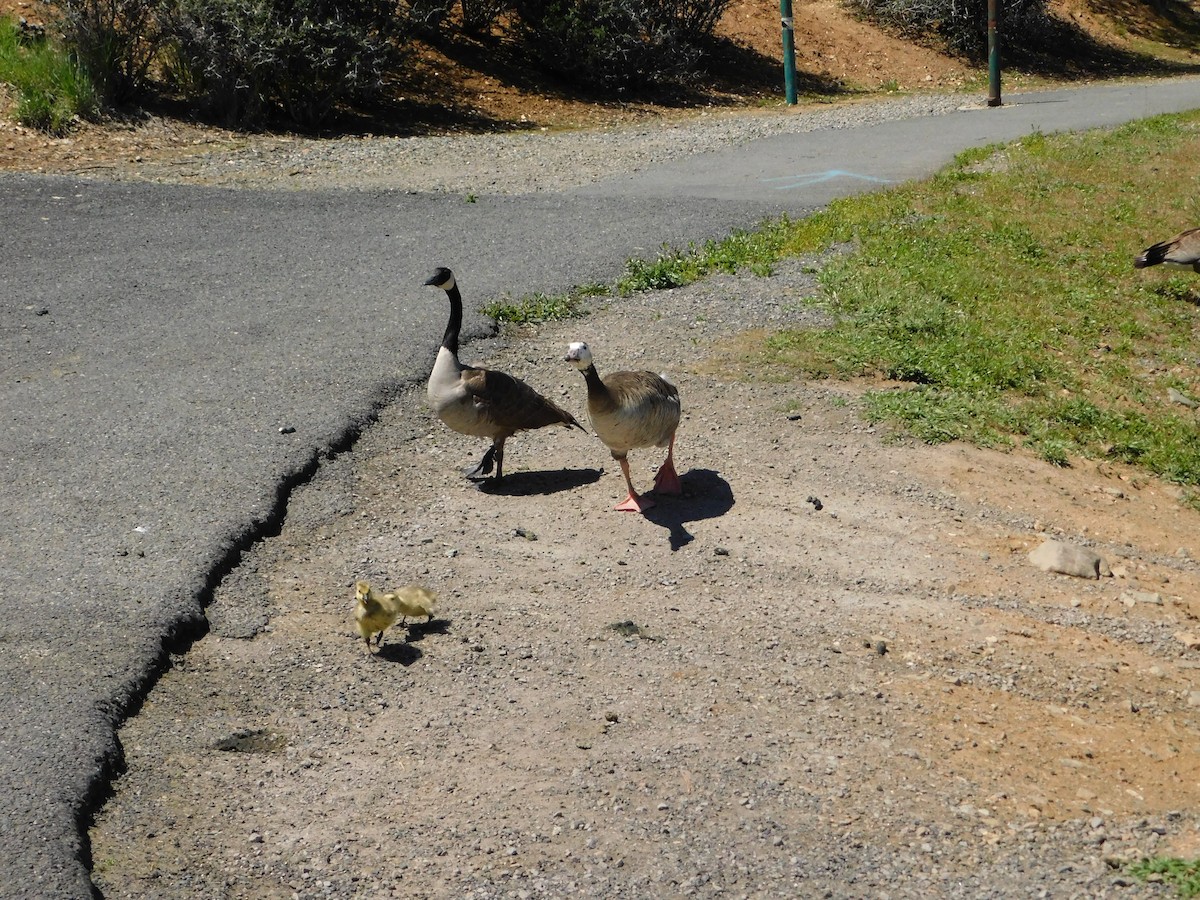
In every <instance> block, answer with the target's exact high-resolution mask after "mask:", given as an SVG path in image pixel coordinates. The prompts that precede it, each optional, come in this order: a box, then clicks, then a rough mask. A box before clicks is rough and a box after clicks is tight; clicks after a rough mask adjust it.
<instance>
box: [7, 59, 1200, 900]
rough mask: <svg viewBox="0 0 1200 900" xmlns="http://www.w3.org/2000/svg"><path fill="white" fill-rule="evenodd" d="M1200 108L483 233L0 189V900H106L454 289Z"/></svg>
mask: <svg viewBox="0 0 1200 900" xmlns="http://www.w3.org/2000/svg"><path fill="white" fill-rule="evenodd" d="M1193 107H1200V81H1197V80H1187V81H1173V82H1169V83H1165V84H1160V85H1155V86H1131V87H1099V88H1091V89H1085V90H1077V91H1059V92H1053V93H1046V94H1037V95H1030V96H1013V97H1008V98H1006V104H1005V106H1003V107H1001V108H999V109H992V110H988V109H984V108H982V107H980V108H974V109H971V110H964V111H963V112H960V113H955V114H952V115H949V116H941V117H938V118H936V119H920V120H911V121H901V122H892V123H887V124H880V125H873V126H869V127H863V128H858V129H842V130H831V131H824V132H811V133H806V134H802V135H796V136H789V137H778V138H770V139H764V140H762V141H759V142H757V143H755V144H752V145H750V146H747V147H743V148H740V149H738V150H736V151H730V152H723V153H717V154H712V155H710V156H704V157H697V158H693V159H689V160H686V161H682V162H677V163H673V164H671V165H668V166H663V167H661V168H660V169H657V170H654V171H650V172H646V173H643V174H640V175H638V176H636V177H631V178H621V179H615V180H612V181H609V182H606V183H604V184H601V185H596V186H592V187H589V188H587V189H585V190H579V191H574V192H570V193H566V194H563V195H560V196H553V197H543V196H536V197H535V196H529V197H489V196H481V197H480V198H479V200H478V202H477V203H473V204H465V203H463V202H462V201H461V199H459V198H453V197H442V196H433V195H408V194H402V193H391V192H376V193H315V192H312V193H251V192H242V193H239V192H232V191H226V190H218V189H202V188H189V187H167V186H158V185H141V184H119V185H117V184H103V183H88V182H80V181H76V180H72V179H64V178H33V177H23V176H4V177H0V298H2V304H0V417H2V422H3V425H2V426H0V523H2V525H3V528H0V572H2V573H3V577H2V578H0V591H2V593H0V610H2V611H3V617H2V619H0V678H2V679H3V681H2V683H3V685H4V689H3V692H2V693H0V896H2V897H38V898H47V897H63V898H74V897H89V896H92V894H93V887H92V885H91V881H90V879H89V877H88V862H89V856H90V854H89V852H88V849H87V847H86V827H87V823H88V819H89V816H90V812H91V810H93V809H94V808H95V807H96V806H97V804H98V803H100V802H102V800H103V798H104V793H105V789H106V788H105V786H106V784H107V782H108V779H109V778H110V777H111V775H112V774H113V773H114V772H115V771H117V770H119V767H120V751H119V748H118V747H117V744H116V739H115V723H117V722H119V721H120V720H121V718H122V717H124V716H125V715H127V714H131V713H136V711H137V706H138V703H139V698H140V697H142V696H143V695H144V692H145V691H146V689H147V687H148V686H149V685H150V684H152V683H153V680H154V678H155V675H156V673H158V672H159V671H161V669H162V667H163V666H164V665H165V664H166V659H167V655H166V654H167V652H168V651H169V650H172V649H174V650H179V649H182V648H185V647H186V646H187V642H188V641H189V640H191V639H193V638H195V637H196V636H199V635H201V634H202V633H203V631H204V614H203V606H204V603H205V601H206V600H207V598H208V596H209V594H210V592H211V589H212V587H213V586H214V585H215V584H216V583H217V582H218V581H219V579H220V578H221V577H222V575H223V574H225V573H226V572H228V571H229V570H230V569H231V568H232V567H234V566H236V565H237V562H238V557H239V551H240V550H241V549H242V548H244V547H246V546H247V545H248V544H249V543H250V542H252V541H254V540H255V539H256V538H259V537H261V536H263V535H265V534H270V533H271V530H272V529H273V528H274V527H276V526H277V523H278V520H279V518H280V516H281V515H282V514H283V512H284V510H285V507H286V502H287V496H288V492H289V490H290V489H291V488H292V487H293V486H294V485H296V484H297V483H299V482H302V481H303V480H304V479H306V478H307V477H309V475H310V474H311V473H312V472H313V470H314V468H315V467H316V466H317V465H318V464H319V461H320V459H321V457H322V455H324V454H327V453H329V452H331V451H336V449H337V448H339V447H344V446H346V445H347V444H348V443H350V442H351V441H353V439H354V436H355V435H356V433H357V432H358V431H359V430H360V429H361V428H362V427H363V426H364V425H365V424H366V423H368V422H369V421H370V420H371V418H372V416H373V415H374V411H375V410H377V409H378V408H380V406H381V405H383V404H386V403H387V402H388V400H389V398H390V397H392V396H394V394H395V392H396V391H397V390H398V389H399V388H400V387H401V386H403V385H404V384H406V383H409V382H411V381H412V380H414V379H419V378H421V377H422V376H423V374H424V373H425V372H426V371H427V368H428V366H429V365H430V363H431V361H432V358H433V351H434V349H435V347H436V344H437V342H438V340H439V339H440V336H441V331H442V329H443V327H444V324H445V315H446V308H445V299H444V297H443V295H442V294H441V293H440V292H437V291H434V290H433V289H430V288H425V287H422V282H423V280H424V277H425V275H426V274H427V272H428V271H429V270H430V269H432V268H433V267H434V266H435V265H439V264H445V265H450V266H452V267H453V268H454V269H455V270H456V271H457V272H458V273H459V275H460V281H461V284H462V287H463V288H464V291H465V293H466V295H467V298H468V300H469V301H471V302H472V303H479V302H483V301H484V300H486V299H488V298H490V297H495V296H499V295H501V294H504V293H509V294H521V293H524V292H528V291H556V290H561V289H564V288H567V287H569V286H571V285H572V284H579V283H584V282H587V281H592V280H602V281H609V280H611V279H612V278H613V277H614V276H615V275H616V274H617V273H618V272H619V270H620V268H621V265H622V263H623V261H624V260H625V259H626V258H628V257H630V256H635V255H640V256H651V255H653V254H654V253H655V252H656V251H657V249H658V248H659V247H660V246H661V245H662V243H663V242H670V243H673V244H679V245H681V244H684V243H686V242H687V241H688V240H703V239H706V238H709V237H719V236H722V235H724V234H726V233H727V232H728V231H729V229H730V228H732V227H738V226H749V225H752V224H754V223H755V222H757V221H759V220H761V219H762V218H763V217H764V216H765V215H769V214H775V213H778V212H780V211H787V212H790V213H792V214H793V215H799V214H803V213H805V212H807V211H810V210H812V209H814V208H816V207H819V206H821V205H824V204H825V203H828V202H829V201H830V200H832V199H834V198H836V197H838V196H841V195H844V194H848V193H851V192H855V191H861V190H868V189H872V188H875V187H878V186H881V185H886V184H888V183H893V182H898V181H903V180H906V179H911V178H915V177H921V176H924V175H927V174H929V173H931V172H932V171H934V170H935V169H936V168H938V167H939V166H941V165H942V164H944V163H945V162H946V161H948V160H949V159H950V158H951V156H952V155H953V154H954V153H955V152H957V151H959V150H961V149H964V148H966V147H968V146H972V145H978V144H983V143H988V142H992V141H997V140H1005V139H1009V138H1013V137H1017V136H1020V135H1022V134H1027V133H1029V132H1030V131H1033V130H1040V131H1044V132H1049V131H1054V130H1059V129H1065V128H1072V129H1074V128H1084V127H1091V126H1096V125H1108V124H1115V123H1118V122H1123V121H1126V120H1129V119H1133V118H1138V117H1141V116H1145V115H1150V114H1153V113H1157V112H1166V111H1178V110H1183V109H1189V108H1193ZM1183 224H1190V223H1180V225H1183ZM486 324H487V323H485V322H483V321H482V320H481V319H480V318H479V317H478V316H476V315H471V316H469V317H468V328H469V330H470V331H471V333H472V334H473V335H475V336H478V335H480V334H482V333H483V332H484V330H485V327H486ZM292 429H294V430H292Z"/></svg>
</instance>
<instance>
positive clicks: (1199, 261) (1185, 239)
mask: <svg viewBox="0 0 1200 900" xmlns="http://www.w3.org/2000/svg"><path fill="white" fill-rule="evenodd" d="M1157 265H1165V266H1169V267H1170V268H1175V269H1191V270H1192V271H1193V272H1200V228H1189V229H1188V230H1187V231H1181V232H1179V234H1177V235H1175V237H1173V238H1171V239H1170V240H1166V241H1159V242H1158V243H1157V244H1155V245H1154V246H1152V247H1147V248H1146V249H1145V250H1143V251H1142V252H1141V255H1139V256H1138V257H1137V258H1136V259H1134V261H1133V267H1134V268H1135V269H1145V268H1148V267H1150V266H1157Z"/></svg>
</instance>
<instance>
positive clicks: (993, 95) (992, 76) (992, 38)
mask: <svg viewBox="0 0 1200 900" xmlns="http://www.w3.org/2000/svg"><path fill="white" fill-rule="evenodd" d="M987 17H988V100H987V105H988V106H999V105H1000V35H999V28H998V26H997V24H996V22H997V20H998V19H999V18H1000V0H988V5H987Z"/></svg>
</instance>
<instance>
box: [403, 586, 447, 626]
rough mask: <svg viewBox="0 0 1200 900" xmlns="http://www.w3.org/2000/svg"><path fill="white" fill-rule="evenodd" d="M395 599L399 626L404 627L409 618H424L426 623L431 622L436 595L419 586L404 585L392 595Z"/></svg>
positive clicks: (435, 604)
mask: <svg viewBox="0 0 1200 900" xmlns="http://www.w3.org/2000/svg"><path fill="white" fill-rule="evenodd" d="M392 596H394V597H395V598H396V609H397V610H399V612H400V624H401V625H404V624H406V622H407V619H408V617H409V616H412V617H413V618H414V619H415V618H417V617H418V616H424V617H425V621H426V622H430V621H432V620H433V610H434V607H435V606H437V594H435V593H434V592H433V591H431V590H429V588H423V587H421V586H420V585H419V584H406V585H405V586H404V587H402V588H400V590H398V591H396V593H395V594H393V595H392Z"/></svg>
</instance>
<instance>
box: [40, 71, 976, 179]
mask: <svg viewBox="0 0 1200 900" xmlns="http://www.w3.org/2000/svg"><path fill="white" fill-rule="evenodd" d="M982 105H983V103H982V100H981V99H980V97H979V96H978V95H970V96H968V95H964V94H954V93H927V94H916V95H913V96H908V97H898V98H896V99H894V100H887V101H882V102H881V101H879V100H861V101H853V100H850V101H841V102H838V103H831V104H829V105H828V106H825V107H820V108H813V107H803V108H795V109H791V110H778V109H774V110H771V109H763V110H758V111H746V110H740V111H736V112H735V111H728V110H718V109H714V110H712V111H711V112H707V113H701V114H698V115H686V116H685V115H682V114H678V113H677V114H675V115H672V116H664V117H659V118H653V119H647V120H642V121H637V122H632V123H627V124H624V125H620V126H616V127H612V128H606V129H597V130H590V131H576V130H562V131H547V130H545V129H539V130H537V131H520V132H506V133H499V134H452V135H442V136H418V137H382V136H376V135H364V136H361V137H348V138H334V139H319V138H304V137H291V136H271V135H256V136H250V135H239V134H234V133H224V132H219V131H213V130H208V131H204V132H200V131H197V130H195V129H189V128H187V127H186V126H181V125H179V124H178V123H166V122H163V123H157V127H153V126H154V123H152V124H151V126H143V127H142V128H141V129H140V130H139V131H137V132H136V133H132V134H131V135H130V139H129V141H128V142H124V143H114V142H111V141H109V142H108V143H107V144H106V145H105V146H103V147H94V148H89V147H87V146H86V145H82V146H81V145H77V144H76V143H75V142H73V141H72V140H70V139H67V140H64V141H63V142H61V143H60V144H59V145H57V146H55V147H51V148H48V149H49V150H50V151H57V152H51V153H50V154H49V158H47V159H45V160H43V163H44V165H43V166H42V168H41V169H40V170H41V171H52V172H57V173H61V174H72V175H78V176H81V177H85V178H93V179H101V180H115V181H152V182H159V183H170V184H199V185H207V186H211V187H228V188H253V189H268V190H305V189H318V190H328V189H343V190H407V191H438V192H445V193H453V194H463V195H468V194H524V193H543V192H557V191H562V190H566V189H570V188H574V187H581V186H583V185H587V184H591V183H593V182H595V181H598V180H600V179H602V178H605V177H608V176H610V175H612V174H613V173H618V172H619V173H623V174H632V173H635V172H638V171H641V170H643V169H645V168H647V167H649V166H652V165H656V164H661V163H664V162H668V161H671V160H675V159H679V158H681V157H684V156H688V155H692V154H695V153H701V152H706V151H711V150H718V149H722V148H725V147H730V146H736V145H738V144H741V143H745V142H747V141H750V140H754V139H757V138H762V137H768V136H771V135H776V134H801V133H804V132H807V131H814V130H817V129H824V128H850V127H855V126H860V125H868V124H872V123H875V122H882V121H889V120H895V119H906V118H912V117H915V116H928V115H940V114H945V113H949V112H953V111H954V110H956V109H961V108H963V107H978V106H982Z"/></svg>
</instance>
